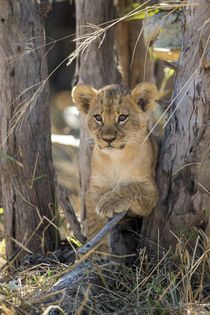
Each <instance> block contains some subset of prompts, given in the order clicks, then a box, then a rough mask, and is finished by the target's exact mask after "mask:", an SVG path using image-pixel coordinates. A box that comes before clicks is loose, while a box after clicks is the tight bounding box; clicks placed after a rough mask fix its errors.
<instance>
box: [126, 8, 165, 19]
mask: <svg viewBox="0 0 210 315" xmlns="http://www.w3.org/2000/svg"><path fill="white" fill-rule="evenodd" d="M159 11H160V10H159V9H156V10H151V11H148V12H141V13H139V14H136V15H133V16H131V17H129V18H127V19H126V21H131V20H143V19H145V17H150V16H152V15H154V14H156V13H158V12H159Z"/></svg>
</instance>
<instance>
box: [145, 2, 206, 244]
mask: <svg viewBox="0 0 210 315" xmlns="http://www.w3.org/2000/svg"><path fill="white" fill-rule="evenodd" d="M195 2H197V3H199V4H200V5H199V6H196V7H194V6H187V7H186V8H185V9H184V13H185V20H186V21H185V31H184V38H183V47H182V52H181V55H180V58H179V60H178V72H177V76H176V81H175V87H174V92H173V98H172V99H174V102H173V105H172V108H171V110H170V115H171V119H170V121H169V123H168V124H167V126H166V132H165V137H164V139H163V143H162V147H161V152H160V157H159V167H158V172H157V183H158V187H159V193H160V200H159V204H158V206H157V207H156V209H154V211H153V213H152V214H151V215H150V216H149V217H147V218H144V220H143V226H142V234H143V235H144V236H145V237H146V238H149V239H150V240H152V241H154V242H155V243H156V244H157V235H158V233H159V240H160V243H161V245H163V246H166V247H168V246H169V245H170V244H172V243H174V242H175V240H176V239H175V237H174V236H173V234H172V233H171V232H170V231H171V230H172V231H174V232H175V233H176V234H177V235H178V236H179V235H180V234H181V233H183V232H184V231H185V232H187V233H189V231H192V227H193V226H196V227H198V228H202V229H203V230H205V231H206V233H207V234H210V221H209V220H210V217H209V214H210V212H209V209H210V89H209V87H210V58H209V49H210V39H209V34H210V24H209V23H205V22H206V21H207V20H208V18H209V2H208V1H206V0H202V1H201V0H199V1H194V0H191V1H189V3H190V4H194V3H195ZM170 115H169V116H170ZM207 209H208V210H207Z"/></svg>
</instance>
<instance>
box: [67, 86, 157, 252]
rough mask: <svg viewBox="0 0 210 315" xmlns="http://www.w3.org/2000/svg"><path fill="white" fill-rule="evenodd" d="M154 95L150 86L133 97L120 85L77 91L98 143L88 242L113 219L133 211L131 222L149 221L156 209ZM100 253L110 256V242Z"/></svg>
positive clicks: (135, 91)
mask: <svg viewBox="0 0 210 315" xmlns="http://www.w3.org/2000/svg"><path fill="white" fill-rule="evenodd" d="M156 93H157V91H156V87H155V85H154V84H152V83H149V82H145V83H142V84H139V85H138V86H137V87H136V88H135V89H133V90H132V91H130V90H129V89H127V88H126V87H122V86H120V85H110V86H106V87H104V88H102V89H100V90H98V91H96V90H95V89H93V88H92V87H90V86H87V85H78V86H77V87H75V88H74V90H73V93H72V95H73V100H74V102H75V104H76V105H77V107H78V109H79V110H80V112H81V113H83V114H84V115H85V116H86V123H87V127H88V130H89V132H90V134H91V135H92V137H93V138H94V140H95V145H94V149H93V154H92V160H91V177H90V184H89V188H88V190H87V192H86V210H87V223H86V236H87V239H88V240H90V239H91V238H92V237H93V236H94V235H95V234H96V233H97V232H98V231H99V230H100V229H101V228H102V227H103V226H104V225H105V224H106V223H107V221H108V218H112V217H113V215H114V214H115V213H119V212H121V211H124V210H128V209H129V215H130V216H134V215H140V216H146V215H148V214H149V213H150V212H151V211H152V209H153V208H154V207H155V205H156V203H157V200H158V191H157V187H156V184H155V181H154V176H155V167H156V162H157V155H158V147H157V144H156V143H155V142H154V141H153V140H152V138H150V137H149V138H148V139H147V140H146V141H144V140H145V138H146V136H147V135H148V126H149V124H150V120H151V117H152V113H153V112H154V110H155V109H156V107H157V106H158V105H157V103H156V102H155V98H156ZM120 115H124V116H120ZM100 119H101V120H100ZM101 250H105V251H107V250H108V244H107V240H106V242H105V244H104V247H102V248H101Z"/></svg>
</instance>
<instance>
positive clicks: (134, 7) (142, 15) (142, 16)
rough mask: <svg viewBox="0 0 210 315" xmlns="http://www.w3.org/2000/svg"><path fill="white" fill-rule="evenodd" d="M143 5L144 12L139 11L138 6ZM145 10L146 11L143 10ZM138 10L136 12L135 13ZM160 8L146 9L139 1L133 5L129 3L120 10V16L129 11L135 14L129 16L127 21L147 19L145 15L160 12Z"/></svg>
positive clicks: (148, 15)
mask: <svg viewBox="0 0 210 315" xmlns="http://www.w3.org/2000/svg"><path fill="white" fill-rule="evenodd" d="M139 7H141V10H140V11H142V12H139V13H138V10H137V9H138V8H139ZM143 10H144V11H143ZM135 11H136V14H135ZM159 11H160V10H159V9H151V8H150V9H148V10H147V9H146V7H145V6H142V5H140V4H139V3H133V4H131V5H129V6H128V7H126V8H124V9H122V10H121V11H120V16H121V17H122V16H125V15H127V14H129V13H131V14H133V15H132V16H130V17H128V18H127V19H126V20H125V21H131V20H143V19H145V17H146V16H147V17H150V16H152V15H154V14H155V13H157V12H159Z"/></svg>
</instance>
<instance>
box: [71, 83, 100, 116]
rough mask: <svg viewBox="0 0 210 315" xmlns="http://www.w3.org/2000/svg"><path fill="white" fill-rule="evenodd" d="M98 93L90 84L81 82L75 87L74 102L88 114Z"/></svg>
mask: <svg viewBox="0 0 210 315" xmlns="http://www.w3.org/2000/svg"><path fill="white" fill-rule="evenodd" d="M96 93H97V91H96V90H95V89H94V88H92V87H91V86H89V85H84V84H80V85H77V86H75V87H74V88H73V90H72V98H73V102H74V103H75V104H76V105H77V108H78V110H79V111H80V112H81V113H83V114H87V112H88V110H89V108H90V103H91V100H92V99H93V98H94V96H96Z"/></svg>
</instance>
